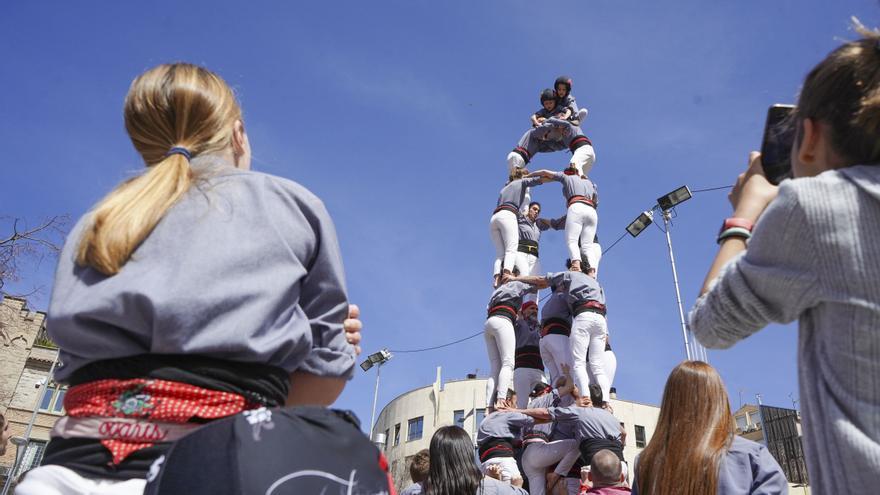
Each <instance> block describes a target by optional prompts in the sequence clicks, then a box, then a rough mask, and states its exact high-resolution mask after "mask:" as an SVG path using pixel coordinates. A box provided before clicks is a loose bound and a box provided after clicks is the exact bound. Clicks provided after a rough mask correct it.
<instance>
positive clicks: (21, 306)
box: [0, 296, 65, 486]
mask: <svg viewBox="0 0 880 495" xmlns="http://www.w3.org/2000/svg"><path fill="white" fill-rule="evenodd" d="M45 321H46V313H44V312H41V311H33V310H31V309H30V308H28V305H27V301H25V300H24V299H21V298H15V297H9V296H6V297H3V298H2V299H0V413H3V415H4V416H6V419H7V421H9V423H10V427H9V428H10V431H11V434H12V436H13V437H23V436H24V434H25V430H26V429H27V425H28V423H29V422H30V420H31V417H32V416H33V412H34V410H35V409H37V410H38V413H37V416H36V419H35V422H34V426H33V428H32V430H31V432H30V436H29V439H28V442H27V444H26V445H22V446H21V447H16V446H15V445H13V444H10V445H8V446H7V449H6V455H4V456H2V457H0V486H2V484H3V483H5V482H6V478H7V476H8V475H9V471H10V469H11V468H12V466H13V464H14V463H15V457H16V454H18V455H21V456H22V459H21V462H20V466H19V469H18V470H17V471H16V472H15V473H14V474H13V476H14V477H17V476H18V475H19V474H21V473H22V472H24V471H26V470H27V469H30V468H31V467H35V466H37V465H39V463H40V461H41V460H42V458H43V452H44V449H45V447H46V443H47V442H48V441H49V430H50V428H51V427H52V425H53V424H54V423H55V420H56V419H57V418H58V417H60V416H61V414H62V411H63V407H62V401H63V399H64V393H65V389H64V387H59V386H57V385H56V384H54V383H51V382H50V381H49V380H48V377H49V370H50V369H51V368H52V365H53V363H54V362H55V359H56V357H57V354H58V351H57V349H56V348H55V346H54V345H53V344H52V343H51V342H50V341H49V340H48V338H47V337H46V323H45ZM19 451H20V452H19Z"/></svg>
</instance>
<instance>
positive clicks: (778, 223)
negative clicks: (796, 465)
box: [690, 166, 880, 494]
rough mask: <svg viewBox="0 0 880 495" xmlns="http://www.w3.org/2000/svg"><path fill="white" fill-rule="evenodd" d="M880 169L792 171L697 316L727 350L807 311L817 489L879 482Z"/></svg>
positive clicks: (810, 443)
mask: <svg viewBox="0 0 880 495" xmlns="http://www.w3.org/2000/svg"><path fill="white" fill-rule="evenodd" d="M878 240H880V167H878V166H854V167H848V168H843V169H838V170H834V171H828V172H825V173H823V174H821V175H819V176H816V177H811V178H801V179H793V180H786V181H784V182H783V183H782V185H781V186H780V187H779V195H778V197H777V198H776V199H775V200H774V201H773V202H772V203H771V204H770V206H768V208H767V210H766V211H765V212H764V213H763V215H761V218H760V219H759V221H758V223H757V225H756V226H755V229H754V232H753V235H752V239H751V240H750V242H749V245H748V249H747V251H746V252H745V253H743V255H741V256H739V257H737V258H736V259H734V260H733V261H731V262H730V263H729V264H727V265H726V266H725V267H724V268H723V270H722V272H721V274H720V275H719V276H718V278H716V280H715V281H714V282H713V285H712V287H711V289H710V291H709V292H708V293H706V294H705V295H704V296H703V297H701V298H700V299H699V300H698V301H697V303H696V304H695V306H694V308H693V310H692V311H691V313H690V322H691V329H692V330H693V332H694V334H695V335H696V337H697V339H698V340H699V341H700V342H701V343H702V344H703V345H705V346H706V347H710V348H718V349H724V348H728V347H730V346H732V345H733V344H735V343H736V342H738V341H740V340H742V339H745V338H746V337H748V336H749V335H751V334H753V333H755V332H756V331H758V330H760V329H761V328H763V327H764V326H765V325H767V324H768V323H771V322H776V323H788V322H791V321H794V320H795V319H798V328H799V342H798V377H799V382H800V400H801V405H802V408H803V411H802V412H803V427H804V431H803V433H804V447H805V450H806V457H807V468H808V470H809V473H810V483H811V488H812V490H813V493H815V494H831V493H875V492H876V491H877V487H878V482H880V242H878Z"/></svg>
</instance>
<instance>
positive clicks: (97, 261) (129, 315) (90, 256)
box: [17, 63, 375, 495]
mask: <svg viewBox="0 0 880 495" xmlns="http://www.w3.org/2000/svg"><path fill="white" fill-rule="evenodd" d="M124 119H125V127H126V130H127V131H128V134H129V137H130V138H131V141H132V143H133V145H134V147H135V149H136V150H137V151H138V152H139V153H140V155H141V157H142V158H143V160H144V163H145V165H146V170H145V172H144V173H142V174H141V175H138V176H136V177H134V178H132V179H129V180H127V181H125V182H123V183H122V184H120V185H119V186H118V187H116V189H114V190H113V191H112V192H110V193H109V194H108V195H107V196H106V197H105V198H104V199H103V200H101V201H100V202H99V203H98V204H97V205H96V206H95V207H94V208H93V209H92V210H91V211H90V212H88V213H87V214H85V215H84V216H83V217H82V218H81V219H80V220H79V221H78V222H77V224H76V226H75V227H74V229H73V230H72V231H71V233H70V235H69V236H68V239H67V242H66V243H65V246H64V249H63V250H62V253H61V255H60V256H59V260H58V268H57V270H56V274H55V283H54V287H53V291H52V298H51V301H50V305H49V311H48V314H49V316H48V319H47V329H48V332H49V336H50V337H51V338H52V340H53V341H54V342H56V343H57V344H58V346H59V348H60V351H59V352H60V364H59V366H58V367H57V368H56V370H55V375H54V379H55V380H56V381H58V382H59V383H64V384H68V385H70V388H69V390H68V392H67V394H66V395H65V399H64V409H65V413H66V415H65V416H64V417H62V418H60V419H59V421H58V422H57V423H56V425H55V426H54V428H53V430H52V433H51V441H50V442H49V444H48V446H47V448H46V453H45V457H44V459H43V465H42V466H41V467H39V468H36V469H34V470H32V471H30V472H29V473H28V474H27V475H26V476H25V478H24V481H23V482H22V483H21V484H20V485H19V486H18V489H17V493H19V494H22V495H28V494H34V493H39V494H45V493H55V492H56V491H57V492H60V493H99V490H105V491H111V492H113V493H141V492H143V490H144V486H145V478H146V476H147V474H148V473H150V472H152V471H153V470H154V469H158V466H157V465H156V464H155V462H158V461H159V460H160V459H164V455H165V454H166V453H167V452H168V451H169V449H170V445H171V442H172V441H173V440H175V439H180V438H183V437H184V436H185V435H187V434H189V433H190V432H192V431H193V430H194V429H195V428H197V427H199V426H200V425H201V424H203V423H206V422H210V421H213V420H217V419H220V418H227V417H232V416H234V415H236V414H238V413H242V412H244V411H256V410H262V409H261V408H272V407H279V406H284V405H289V406H294V405H317V406H327V405H330V404H331V403H332V402H333V401H335V399H336V398H337V397H338V395H339V394H340V393H341V391H342V389H343V387H344V386H345V383H346V381H347V380H348V378H349V377H350V376H351V374H352V371H353V368H354V364H355V356H356V353H357V352H358V350H357V348H356V347H354V346H353V345H352V344H354V345H356V344H357V343H358V341H359V340H360V334H359V328H360V322H359V321H356V318H357V309H356V307H350V306H349V305H348V301H347V296H346V289H345V280H344V273H343V268H342V260H341V256H340V253H339V247H338V242H337V239H336V232H335V228H334V226H333V222H332V220H331V218H330V215H329V214H328V212H327V210H326V208H325V207H324V205H323V203H322V202H321V200H320V199H318V198H317V197H316V196H315V195H314V194H312V193H311V192H309V191H308V190H307V189H306V188H304V187H302V186H301V185H299V184H297V183H295V182H293V181H290V180H287V179H282V178H280V177H275V176H271V175H268V174H262V173H258V172H252V171H250V164H251V148H250V143H249V140H248V136H247V133H246V132H245V128H244V124H243V122H242V111H241V108H240V106H239V104H238V102H237V101H236V98H235V96H234V94H233V92H232V89H231V88H230V87H229V86H228V85H227V84H226V82H225V81H223V79H221V78H220V76H218V75H217V74H215V73H213V72H211V71H209V70H207V69H205V68H203V67H199V66H196V65H191V64H186V63H175V64H163V65H159V66H156V67H154V68H152V69H149V70H147V71H146V72H144V73H143V74H141V75H140V76H138V77H137V78H135V80H134V81H133V82H132V84H131V87H130V88H129V91H128V95H127V96H126V98H125V104H124ZM347 317H352V318H354V320H350V321H348V322H346V321H345V320H346V318H347ZM266 411H269V410H268V409H266ZM316 414H318V415H325V416H326V417H327V418H330V416H331V413H330V412H329V411H326V412H319V413H316ZM262 416H264V415H261V416H260V417H262ZM277 417H279V418H280V417H281V415H277ZM278 421H281V419H278ZM329 421H331V422H333V421H336V420H335V419H330V420H329ZM334 424H335V423H334ZM352 429H353V428H352ZM374 464H375V463H374ZM166 466H167V464H166ZM91 490H96V491H91ZM101 493H104V492H101Z"/></svg>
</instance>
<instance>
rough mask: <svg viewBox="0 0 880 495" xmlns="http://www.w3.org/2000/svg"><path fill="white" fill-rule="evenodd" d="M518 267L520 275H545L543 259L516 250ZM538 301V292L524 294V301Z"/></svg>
mask: <svg viewBox="0 0 880 495" xmlns="http://www.w3.org/2000/svg"><path fill="white" fill-rule="evenodd" d="M516 268H517V269H518V270H519V274H520V275H543V274H544V272H543V271H542V270H541V260H539V259H538V257H537V256H535V255H534V254H528V253H521V252H519V251H517V252H516ZM526 301H535V302H537V301H538V292H537V291H536V292H534V293H531V294H526V295H524V296H523V302H526Z"/></svg>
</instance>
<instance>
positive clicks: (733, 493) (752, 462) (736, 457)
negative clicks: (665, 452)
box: [632, 436, 845, 495]
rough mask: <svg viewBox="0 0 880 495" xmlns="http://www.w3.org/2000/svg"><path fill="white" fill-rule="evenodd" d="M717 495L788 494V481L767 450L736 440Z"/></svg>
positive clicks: (727, 456)
mask: <svg viewBox="0 0 880 495" xmlns="http://www.w3.org/2000/svg"><path fill="white" fill-rule="evenodd" d="M636 465H638V462H637V463H636ZM811 488H813V487H811ZM813 489H814V490H815V488H813ZM632 493H633V494H638V478H637V477H634V479H633V484H632ZM716 493H717V494H718V495H780V494H784V493H788V481H786V479H785V474H784V473H783V472H782V468H780V467H779V463H777V462H776V459H774V458H773V456H772V455H770V451H769V450H767V448H766V447H764V446H763V445H761V444H759V443H755V442H753V441H751V440H746V439H745V438H742V437H739V436H734V437H733V443H732V444H731V446H730V450H728V451H727V454H725V455H724V457H722V458H721V465H720V466H719V467H718V491H717V492H716ZM834 493H845V492H834Z"/></svg>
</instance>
